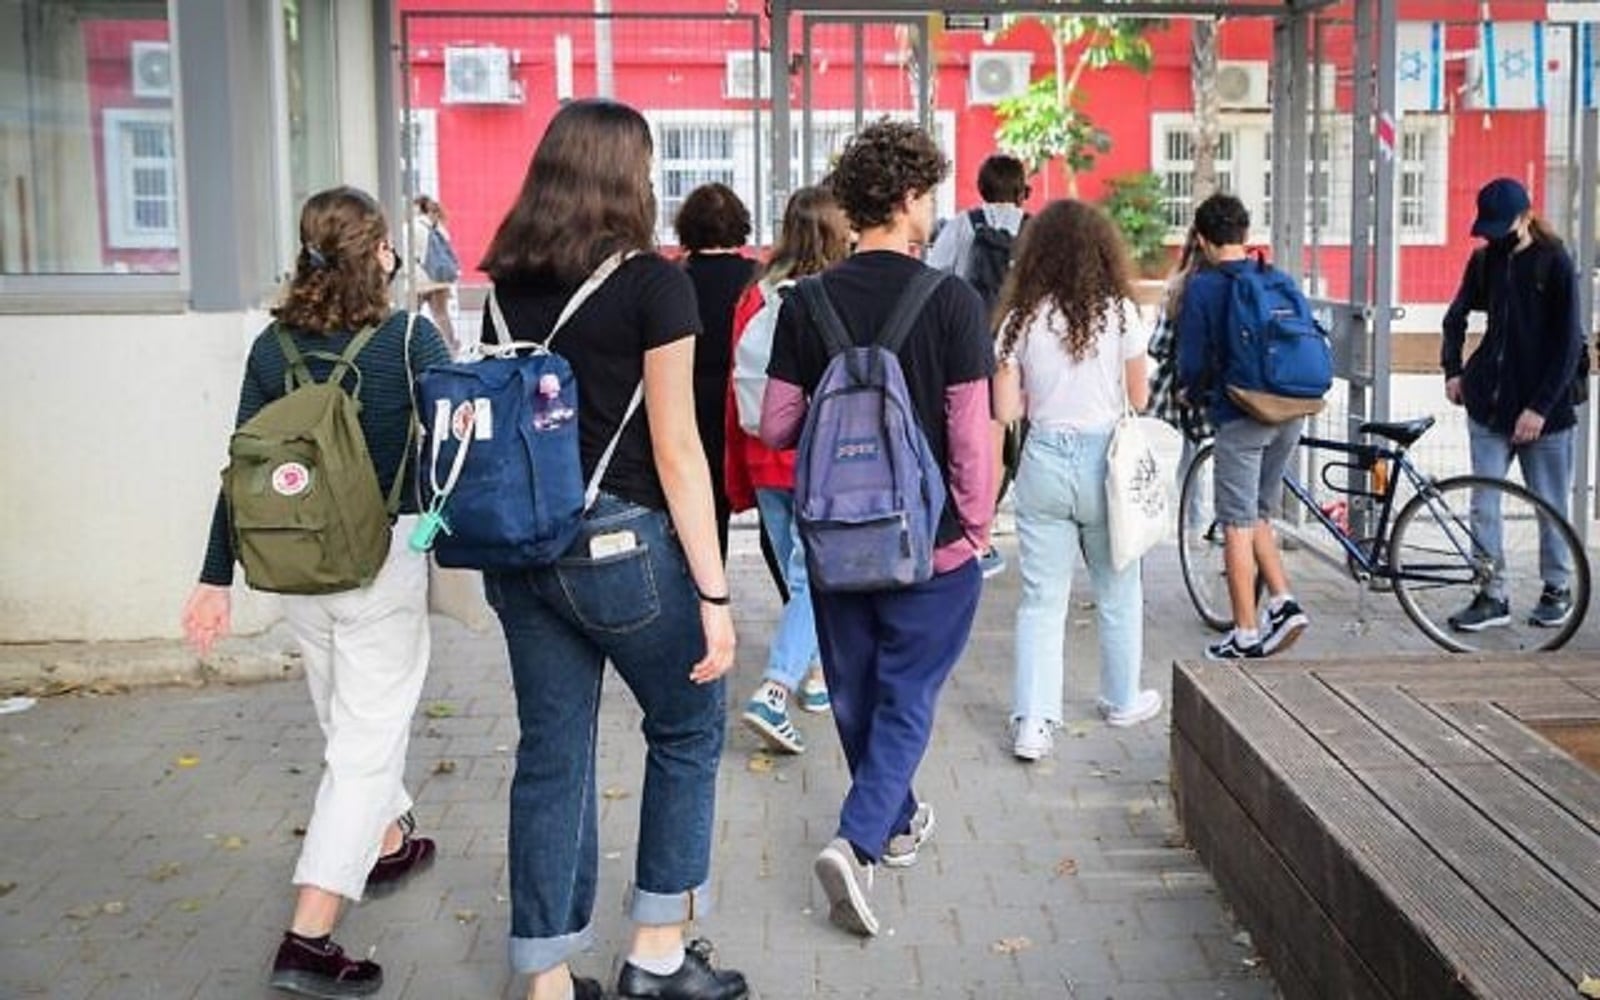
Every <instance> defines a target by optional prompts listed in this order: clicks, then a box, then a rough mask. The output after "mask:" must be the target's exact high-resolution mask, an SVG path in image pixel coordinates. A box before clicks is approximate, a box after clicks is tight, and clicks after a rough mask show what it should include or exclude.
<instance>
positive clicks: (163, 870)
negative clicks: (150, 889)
mask: <svg viewBox="0 0 1600 1000" xmlns="http://www.w3.org/2000/svg"><path fill="white" fill-rule="evenodd" d="M182 871H183V866H182V865H180V864H178V863H177V862H176V861H168V862H167V863H166V864H164V865H157V866H156V867H155V868H153V869H151V870H150V874H148V875H146V876H145V878H147V879H149V880H150V881H152V882H165V881H166V880H167V879H169V878H172V877H173V876H175V875H177V874H178V873H180V872H182Z"/></svg>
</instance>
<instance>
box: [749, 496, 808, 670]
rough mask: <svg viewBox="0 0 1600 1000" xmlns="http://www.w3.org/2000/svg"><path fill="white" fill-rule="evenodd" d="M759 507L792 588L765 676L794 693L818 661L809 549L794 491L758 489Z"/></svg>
mask: <svg viewBox="0 0 1600 1000" xmlns="http://www.w3.org/2000/svg"><path fill="white" fill-rule="evenodd" d="M756 506H757V507H759V508H761V524H762V527H763V528H764V529H765V530H766V532H767V541H769V542H771V543H772V553H773V555H774V556H776V557H777V560H778V565H779V566H782V567H783V580H784V583H786V584H787V585H788V587H789V603H788V604H785V605H784V606H783V614H782V615H781V616H779V618H778V630H777V631H776V632H774V633H773V635H772V645H771V646H770V647H769V648H768V650H767V672H766V674H765V675H764V676H765V677H766V679H767V680H769V681H774V682H776V683H778V684H782V685H783V686H784V687H786V688H788V689H789V690H790V691H791V692H792V691H794V689H795V687H796V686H797V685H799V683H800V681H801V679H802V678H803V677H805V675H806V671H807V670H809V669H810V668H811V665H812V664H813V663H816V662H817V661H818V653H817V621H816V616H815V614H814V613H813V612H812V610H811V588H810V587H809V586H808V585H807V583H806V550H805V547H804V546H803V545H802V544H801V543H800V525H799V523H798V522H797V521H796V520H795V517H794V491H793V490H756Z"/></svg>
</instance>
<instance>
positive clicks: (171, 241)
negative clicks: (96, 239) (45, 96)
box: [101, 108, 182, 250]
mask: <svg viewBox="0 0 1600 1000" xmlns="http://www.w3.org/2000/svg"><path fill="white" fill-rule="evenodd" d="M101 117H102V123H103V130H102V133H101V150H102V157H101V158H102V160H103V162H104V166H105V179H104V182H105V193H106V219H105V223H106V246H107V247H108V248H110V249H112V250H176V249H178V245H179V242H180V240H179V237H180V235H181V228H180V226H179V222H178V213H179V210H180V209H181V207H182V198H181V197H180V193H179V190H178V145H177V139H178V137H177V135H176V134H175V132H174V126H173V120H172V110H171V109H170V108H106V109H104V110H103V111H102V112H101ZM149 125H158V126H164V127H165V128H166V130H167V150H168V154H169V155H168V156H167V158H166V160H165V163H164V167H165V170H166V175H167V202H168V205H169V206H170V217H171V223H172V225H171V226H170V228H165V229H159V230H157V229H140V228H138V226H137V225H136V224H135V222H134V219H133V211H134V205H135V202H136V201H137V197H136V195H135V193H134V191H133V171H134V170H135V168H139V167H146V166H149V165H151V164H153V163H155V162H156V161H154V160H145V159H141V158H139V157H135V156H134V155H133V154H131V153H129V152H127V151H125V150H124V148H123V146H124V139H125V136H126V131H127V130H128V129H129V128H130V127H138V126H149Z"/></svg>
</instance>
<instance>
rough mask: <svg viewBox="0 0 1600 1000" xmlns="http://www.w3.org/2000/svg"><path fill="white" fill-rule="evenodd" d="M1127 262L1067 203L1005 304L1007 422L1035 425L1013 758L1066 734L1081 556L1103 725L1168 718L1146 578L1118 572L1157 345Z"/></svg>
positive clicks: (1052, 213)
mask: <svg viewBox="0 0 1600 1000" xmlns="http://www.w3.org/2000/svg"><path fill="white" fill-rule="evenodd" d="M1129 275H1130V267H1129V263H1128V252H1127V248H1126V247H1125V246H1124V244H1123V241H1122V237H1121V234H1119V233H1118V232H1117V229H1116V226H1115V225H1114V224H1113V223H1112V222H1111V220H1110V218H1108V217H1107V216H1106V215H1105V213H1104V212H1102V211H1100V210H1099V209H1098V208H1095V207H1094V206H1092V205H1087V204H1085V203H1083V202H1079V201H1070V200H1066V201H1056V202H1052V203H1050V205H1048V206H1047V207H1046V208H1045V209H1044V211H1042V212H1040V213H1039V214H1038V215H1036V216H1034V217H1033V219H1032V220H1030V221H1029V223H1028V225H1027V226H1026V227H1025V228H1024V229H1023V231H1022V239H1021V242H1020V243H1019V245H1018V247H1017V253H1016V258H1015V262H1014V263H1013V264H1012V268H1011V273H1010V274H1009V275H1008V277H1007V279H1006V287H1005V288H1004V289H1003V290H1002V292H1001V299H1000V311H999V315H1000V317H1001V318H1000V327H999V337H998V342H997V348H996V349H997V351H998V353H999V362H1000V367H999V372H998V374H996V376H995V416H996V417H997V418H998V419H1000V420H1002V421H1011V420H1015V419H1018V418H1019V417H1024V416H1025V417H1027V419H1028V426H1029V430H1028V440H1027V444H1026V445H1025V446H1024V448H1023V452H1022V461H1021V465H1020V467H1019V469H1018V470H1017V484H1016V490H1015V498H1016V517H1017V537H1018V543H1019V544H1018V548H1019V553H1020V562H1021V568H1022V600H1021V603H1020V604H1019V606H1018V608H1017V640H1016V676H1015V683H1014V686H1013V698H1012V712H1011V718H1012V723H1013V726H1014V731H1013V743H1012V753H1013V754H1014V755H1015V756H1016V757H1017V758H1018V759H1019V760H1024V761H1036V760H1039V759H1040V758H1042V757H1045V756H1047V755H1048V754H1049V753H1050V751H1051V749H1052V746H1053V743H1054V736H1053V733H1054V730H1055V728H1056V727H1057V726H1059V725H1060V724H1061V721H1062V711H1061V706H1062V678H1063V673H1064V664H1063V661H1062V655H1063V645H1064V642H1063V633H1064V629H1065V626H1066V616H1067V607H1068V601H1069V599H1070V597H1071V585H1072V573H1073V569H1074V568H1075V566H1076V563H1077V556H1078V555H1079V554H1081V555H1082V556H1083V560H1084V562H1085V563H1086V564H1087V565H1088V567H1089V576H1090V579H1091V580H1092V581H1093V582H1094V590H1095V607H1096V612H1097V614H1098V617H1099V633H1100V698H1099V709H1100V713H1101V715H1102V716H1104V718H1105V719H1106V721H1107V722H1108V723H1110V724H1111V725H1113V726H1130V725H1134V724H1136V723H1139V722H1143V721H1145V720H1146V719H1149V718H1151V717H1153V716H1155V715H1156V714H1158V713H1159V712H1160V711H1161V696H1160V695H1159V694H1158V693H1156V692H1155V691H1151V690H1141V689H1140V688H1139V664H1140V660H1141V658H1142V657H1143V652H1144V650H1143V642H1144V636H1143V631H1142V626H1141V618H1142V616H1143V607H1144V594H1143V591H1142V589H1141V583H1140V579H1139V564H1138V562H1134V563H1132V564H1131V565H1129V566H1127V567H1125V568H1123V569H1120V570H1118V569H1116V568H1114V567H1113V564H1112V561H1111V534H1110V529H1109V526H1108V522H1107V511H1106V490H1105V482H1106V475H1107V468H1106V453H1107V450H1108V449H1109V447H1110V444H1111V431H1112V428H1113V427H1114V426H1115V424H1116V422H1117V419H1118V418H1119V417H1120V416H1121V415H1122V414H1123V412H1124V410H1125V409H1126V407H1127V406H1128V405H1129V404H1131V405H1132V406H1133V408H1134V409H1142V408H1143V407H1144V405H1145V403H1146V402H1147V400H1148V396H1149V387H1148V385H1147V384H1146V382H1145V342H1146V338H1147V336H1148V332H1147V331H1146V330H1145V328H1144V326H1143V324H1142V323H1141V322H1140V319H1139V315H1138V311H1137V309H1136V307H1135V306H1134V303H1133V300H1132V295H1131V284H1130V278H1129Z"/></svg>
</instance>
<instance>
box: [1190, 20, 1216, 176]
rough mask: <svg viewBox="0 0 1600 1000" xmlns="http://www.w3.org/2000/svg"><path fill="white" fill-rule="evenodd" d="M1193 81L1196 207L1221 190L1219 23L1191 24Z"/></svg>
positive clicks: (1197, 22) (1191, 72) (1191, 73)
mask: <svg viewBox="0 0 1600 1000" xmlns="http://www.w3.org/2000/svg"><path fill="white" fill-rule="evenodd" d="M1189 25H1190V35H1189V79H1190V83H1191V85H1192V86H1193V89H1194V188H1193V191H1194V204H1196V205H1198V204H1199V203H1200V202H1202V201H1204V200H1205V199H1206V198H1208V197H1210V196H1211V195H1212V194H1213V193H1214V192H1215V191H1216V190H1217V134H1218V132H1220V131H1221V126H1220V123H1219V122H1218V120H1217V119H1218V117H1219V114H1220V112H1221V108H1220V102H1219V101H1218V99H1217V21H1216V19H1215V18H1200V19H1197V20H1194V21H1190V22H1189Z"/></svg>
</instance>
